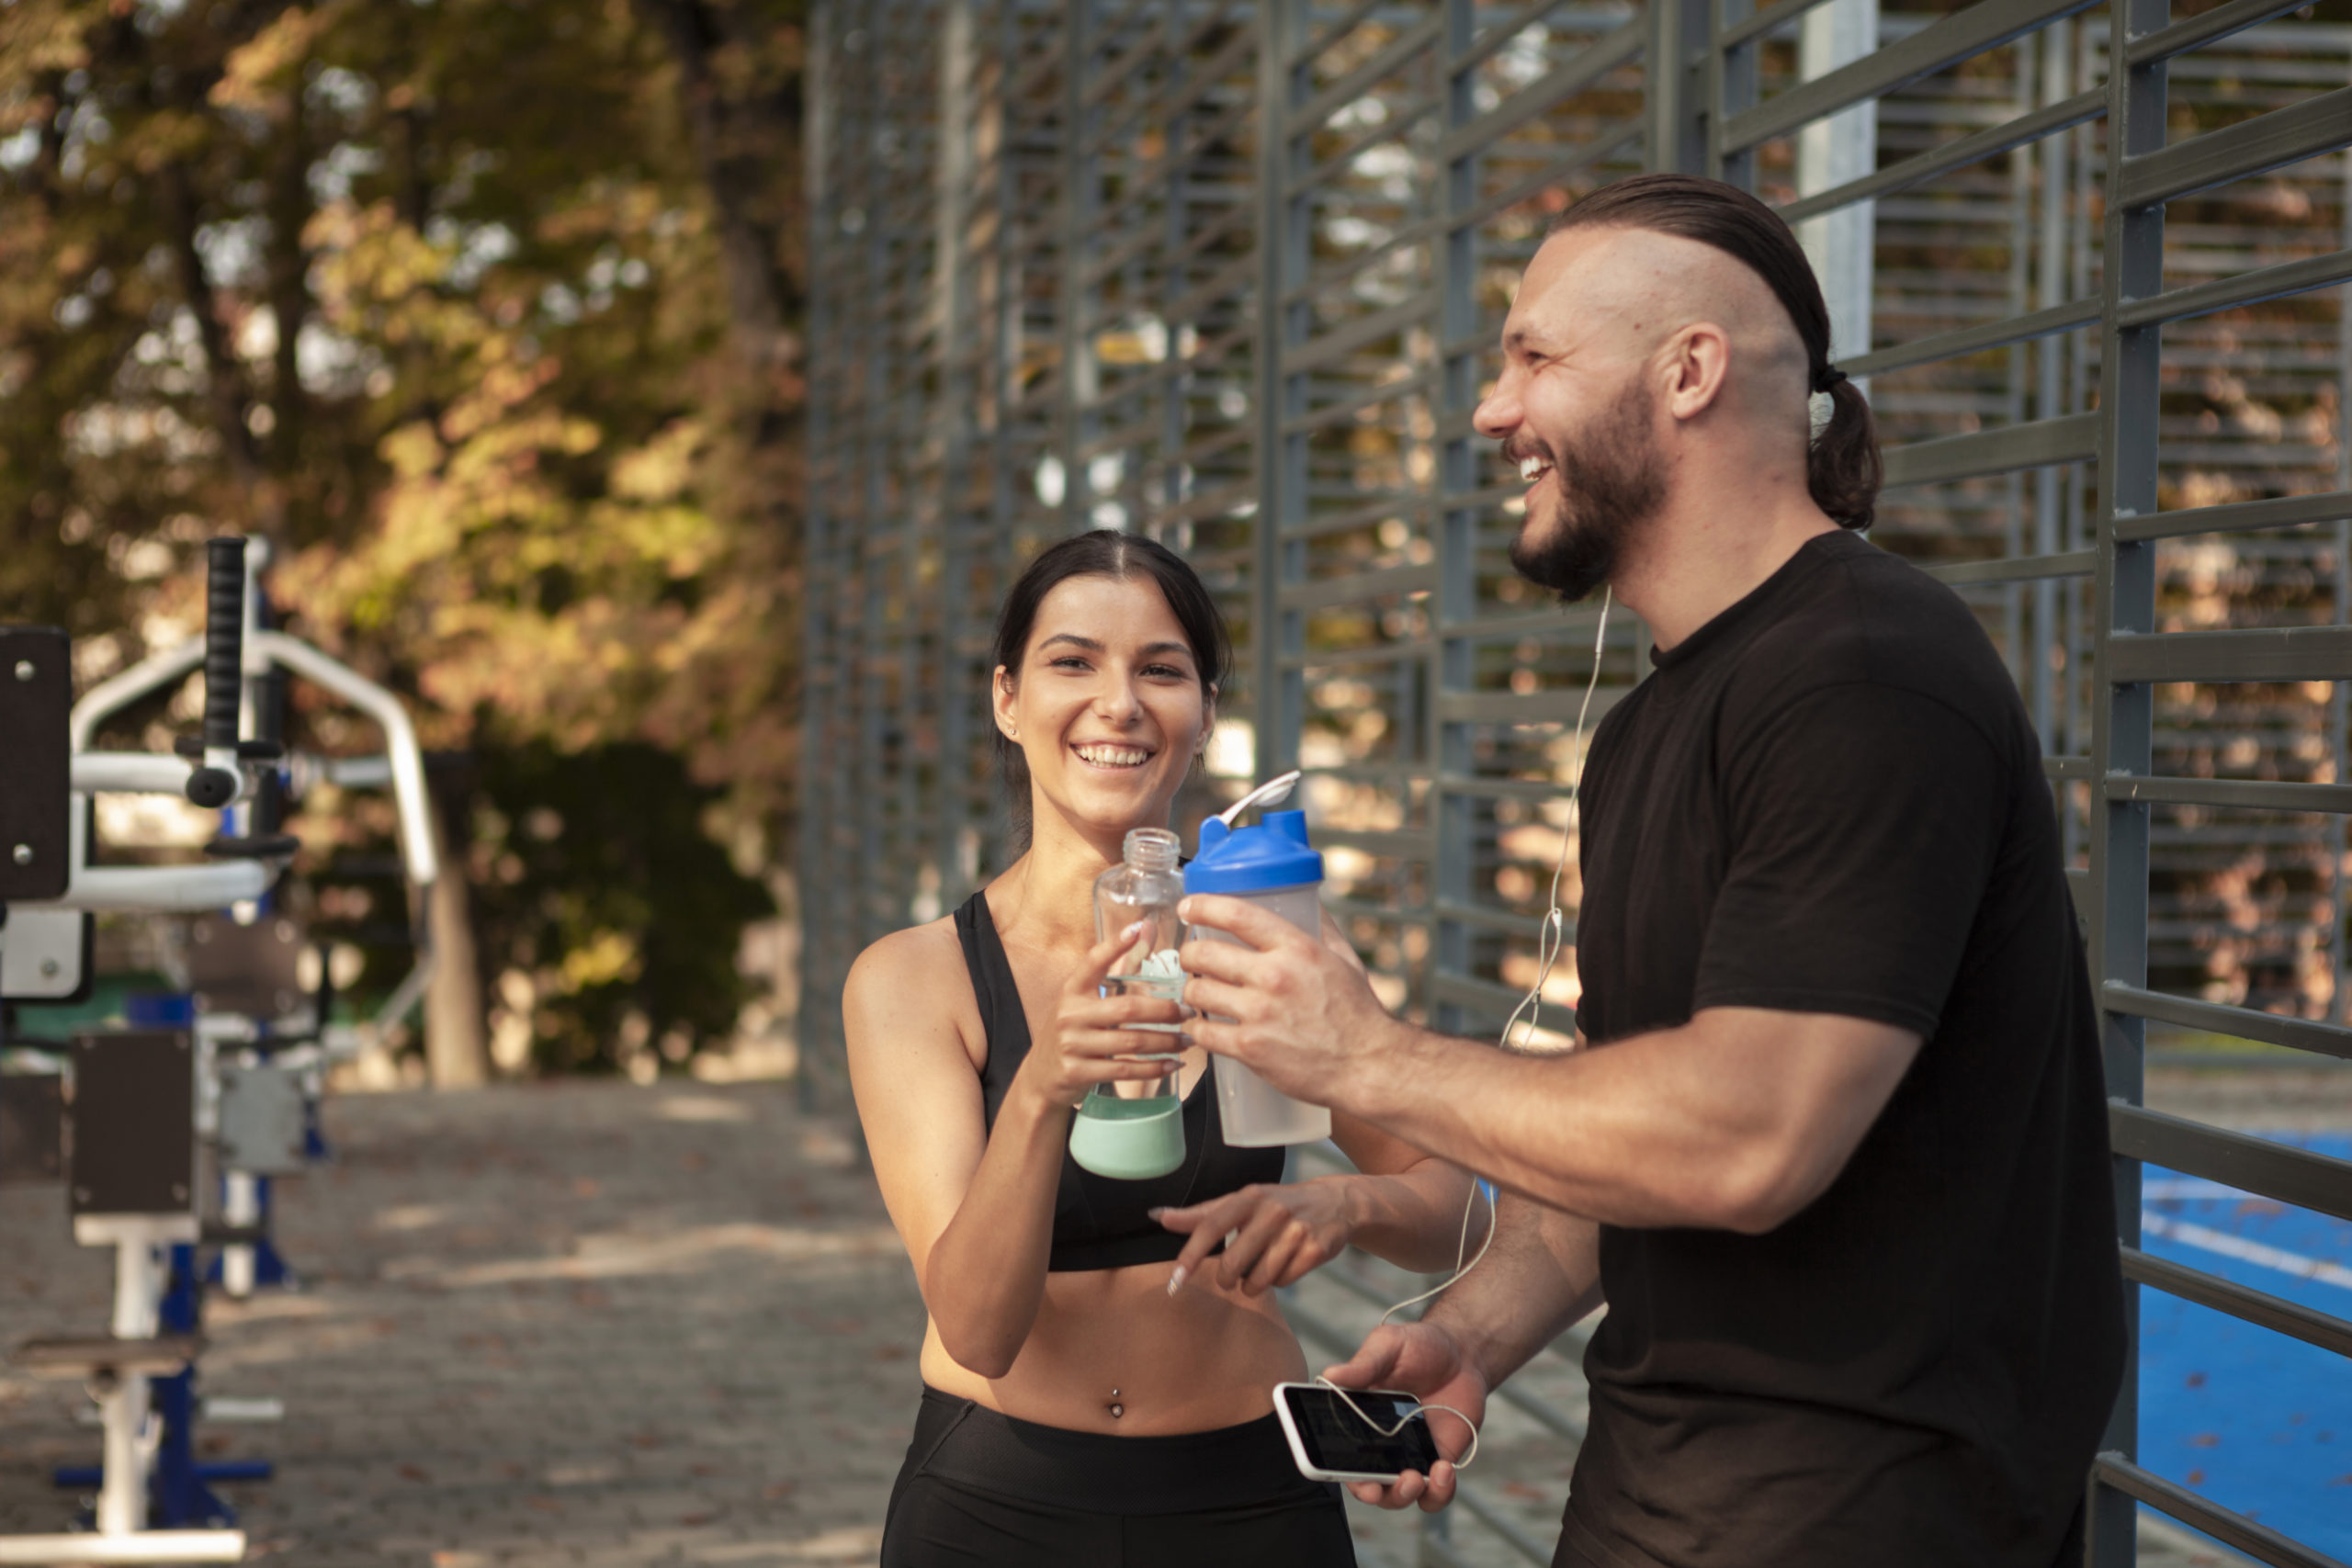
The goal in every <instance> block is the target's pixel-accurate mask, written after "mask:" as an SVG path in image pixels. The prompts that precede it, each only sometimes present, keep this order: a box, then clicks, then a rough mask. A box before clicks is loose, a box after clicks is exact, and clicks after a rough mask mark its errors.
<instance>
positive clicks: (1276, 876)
mask: <svg viewBox="0 0 2352 1568" xmlns="http://www.w3.org/2000/svg"><path fill="white" fill-rule="evenodd" d="M1322 880H1323V854H1322V852H1321V851H1319V850H1315V849H1310V848H1309V847H1308V846H1307V842H1306V812H1304V811H1269V812H1267V813H1266V816H1265V819H1264V820H1263V821H1261V822H1260V823H1259V824H1258V826H1256V827H1255V828H1227V826H1226V825H1225V824H1224V823H1222V822H1220V821H1218V820H1217V819H1216V818H1214V817H1212V818H1209V819H1208V820H1207V821H1205V822H1204V823H1202V824H1201V847H1200V852H1199V853H1198V854H1196V855H1194V856H1193V860H1192V863H1191V864H1189V865H1187V866H1185V868H1184V891H1185V892H1187V893H1263V892H1265V891H1266V890H1267V889H1268V888H1272V887H1297V886H1303V885H1305V884H1306V883H1310V882H1320V881H1322Z"/></svg>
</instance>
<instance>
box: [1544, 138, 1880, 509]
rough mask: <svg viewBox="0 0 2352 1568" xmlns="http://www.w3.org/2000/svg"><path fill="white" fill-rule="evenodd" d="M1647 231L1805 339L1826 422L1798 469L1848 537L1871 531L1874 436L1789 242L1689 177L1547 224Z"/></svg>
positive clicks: (1733, 194) (1634, 182)
mask: <svg viewBox="0 0 2352 1568" xmlns="http://www.w3.org/2000/svg"><path fill="white" fill-rule="evenodd" d="M1590 228H1611V229H1646V230H1649V231H1652V232H1654V233H1659V234H1674V235H1679V237H1681V238H1682V239H1685V240H1696V241H1698V242H1699V243H1701V244H1702V245H1713V247H1714V248H1715V249H1716V250H1719V251H1721V252H1723V253H1724V254H1725V255H1728V256H1730V257H1732V258H1733V259H1734V260H1736V261H1738V262H1740V263H1742V264H1744V265H1746V266H1747V269H1748V270H1749V271H1750V272H1753V273H1754V274H1756V276H1758V277H1760V278H1762V279H1763V280H1764V282H1765V284H1766V286H1767V287H1769V288H1770V289H1771V290H1772V292H1773V294H1774V295H1775V296H1777V297H1778V298H1779V299H1780V301H1781V306H1782V308H1784V309H1785V310H1787V311H1788V312H1789V320H1790V321H1793V322H1794V323H1795V324H1796V329H1797V336H1798V337H1799V338H1801V339H1802V340H1804V354H1805V386H1806V389H1808V390H1810V391H1815V392H1824V391H1826V392H1827V393H1828V394H1829V423H1828V424H1827V425H1826V426H1825V427H1824V428H1823V430H1822V432H1821V434H1819V435H1817V436H1815V438H1814V441H1813V446H1812V449H1811V451H1810V453H1809V454H1808V455H1807V457H1806V461H1805V488H1806V489H1808V490H1810V491H1812V492H1813V503H1814V504H1815V506H1818V507H1820V508H1821V510H1822V511H1824V512H1826V513H1828V514H1829V515H1830V518H1831V519H1832V520H1833V521H1835V522H1837V523H1838V524H1839V525H1843V526H1845V527H1848V528H1867V527H1869V526H1870V525H1871V515H1872V511H1873V508H1874V507H1875V506H1876V504H1877V502H1878V491H1879V485H1880V483H1881V482H1882V481H1883V479H1884V477H1885V469H1884V468H1883V465H1882V464H1881V463H1880V461H1879V453H1878V430H1877V426H1876V423H1875V422H1873V421H1872V419H1871V405H1870V402H1869V400H1867V399H1865V398H1864V397H1863V396H1862V394H1861V392H1860V389H1857V388H1856V387H1855V386H1854V384H1853V383H1852V382H1851V381H1849V380H1847V379H1846V378H1845V376H1844V374H1843V373H1842V372H1839V371H1838V370H1837V369H1835V368H1834V367H1832V366H1831V365H1830V363H1829V307H1828V306H1827V305H1826V304H1825V303H1823V301H1822V298H1821V284H1820V282H1819V280H1817V279H1816V278H1815V276H1813V267H1812V265H1811V264H1810V263H1808V262H1807V261H1806V260H1805V259H1804V250H1803V248H1802V247H1800V246H1799V245H1798V244H1797V237H1796V235H1795V234H1793V233H1792V232H1791V231H1790V230H1789V226H1788V224H1787V223H1785V222H1783V221H1782V220H1781V215H1780V214H1779V213H1777V212H1775V211H1773V210H1772V209H1770V208H1769V207H1767V206H1765V205H1764V204H1763V203H1762V202H1760V201H1758V200H1757V199H1756V198H1755V197H1752V196H1750V195H1748V194H1747V192H1746V191H1744V190H1742V189H1740V188H1739V187H1738V186H1730V185H1725V184H1724V182H1723V181H1721V180H1708V179H1701V178H1699V177H1698V176H1697V175H1634V176H1633V177H1631V178H1629V179H1623V180H1619V181H1617V182H1616V183H1614V184H1613V185H1605V186H1601V187H1600V189H1599V190H1597V191H1595V192H1593V193H1592V194H1591V195H1590V196H1588V197H1585V198H1584V199H1583V200H1582V201H1579V202H1577V204H1576V205H1575V206H1573V207H1571V208H1569V209H1567V210H1566V211H1565V212H1563V213H1561V214H1560V215H1559V216H1558V217H1557V218H1555V219H1554V220H1552V229H1551V231H1552V232H1553V233H1555V234H1557V233H1560V232H1562V231H1566V230H1569V229H1590Z"/></svg>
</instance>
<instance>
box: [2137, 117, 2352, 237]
mask: <svg viewBox="0 0 2352 1568" xmlns="http://www.w3.org/2000/svg"><path fill="white" fill-rule="evenodd" d="M2346 141H2352V87H2339V88H2337V89H2336V90H2335V92H2333V93H2322V94H2320V95H2319V96H2317V97H2314V98H2305V99H2304V100H2303V101H2302V102H2301V103H2299V104H2290V105H2289V106H2288V107H2285V108H2283V109H2272V110H2271V111H2270V112H2269V113H2268V114H2266V115H2257V116H2256V117H2255V118H2252V119H2243V120H2240V121H2238V123H2237V124H2235V125H2232V126H2227V127H2224V128H2223V129H2222V130H2209V131H2207V132H2206V133H2205V134H2204V135H2202V136H2193V137H2190V138H2189V139H2188V141H2176V142H2174V143H2173V144H2172V145H2171V146H2169V147H2166V148H2165V149H2163V150H2162V151H2160V152H2143V153H2141V154H2140V155H2139V156H2138V157H2136V158H2126V159H2124V160H2123V174H2122V176H2121V178H2120V180H2119V181H2118V182H2117V192H2118V195H2119V197H2120V201H2121V204H2122V205H2123V206H2124V207H2126V208H2141V207H2153V206H2154V205H2155V204H2156V203H2158V202H2160V201H2171V200H2173V199H2175V198H2176V197H2184V196H2191V195H2194V194H2195V193H2196V192H2198V191H2200V190H2209V189H2211V187H2212V186H2218V185H2226V184H2227V183H2229V182H2230V181H2232V180H2240V179H2245V178H2247V177H2248V176H2250V175H2260V174H2267V173H2268V172H2269V171H2270V170H2272V169H2276V168H2278V167H2279V166H2281V165H2282V164H2299V163H2301V162H2302V161H2303V160H2304V159H2305V158H2310V157H2314V156H2316V155H2317V154H2319V153H2322V152H2330V151H2332V150H2334V149H2335V148H2337V147H2340V146H2342V145H2344V143H2346Z"/></svg>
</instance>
